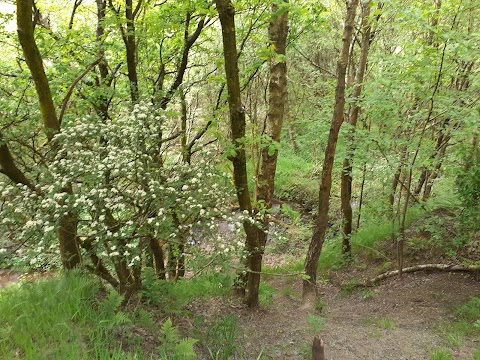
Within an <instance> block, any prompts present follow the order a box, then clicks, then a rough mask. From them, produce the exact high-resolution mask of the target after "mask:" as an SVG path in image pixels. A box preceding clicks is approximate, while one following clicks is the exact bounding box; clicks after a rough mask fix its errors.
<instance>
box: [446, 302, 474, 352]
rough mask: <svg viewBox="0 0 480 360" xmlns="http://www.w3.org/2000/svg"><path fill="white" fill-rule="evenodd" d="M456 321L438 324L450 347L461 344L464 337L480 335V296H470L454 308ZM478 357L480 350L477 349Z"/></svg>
mask: <svg viewBox="0 0 480 360" xmlns="http://www.w3.org/2000/svg"><path fill="white" fill-rule="evenodd" d="M455 313H456V315H457V317H458V319H457V321H454V322H451V323H445V324H443V325H441V326H440V331H441V332H442V333H443V335H444V337H445V340H446V342H447V343H448V345H450V346H452V347H459V346H461V345H462V344H463V342H464V339H465V337H467V336H478V335H480V297H471V298H470V299H469V300H468V301H467V302H466V303H465V304H463V305H462V306H460V307H458V308H457V309H455ZM477 353H479V354H478V356H477V355H476V356H477V357H479V358H480V350H477Z"/></svg>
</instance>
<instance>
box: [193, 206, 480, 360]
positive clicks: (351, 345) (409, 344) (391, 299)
mask: <svg viewBox="0 0 480 360" xmlns="http://www.w3.org/2000/svg"><path fill="white" fill-rule="evenodd" d="M437 215H440V216H441V217H444V218H445V219H446V222H445V223H444V225H445V224H446V225H449V223H448V221H450V220H449V218H448V217H445V214H443V213H440V214H438V213H437ZM423 221H425V218H422V219H419V220H418V221H417V224H418V223H422V222H423ZM429 238H431V234H429V233H428V232H425V231H417V227H416V224H412V226H411V227H410V229H409V230H408V232H407V239H409V240H410V239H412V241H417V240H418V239H420V243H422V244H424V243H428V240H429ZM445 240H446V241H449V239H445ZM477 240H479V241H477V242H478V243H480V239H477ZM477 245H478V244H477ZM395 248H396V247H395V246H394V244H392V243H391V242H389V241H384V242H383V243H382V244H380V247H379V248H378V250H376V251H378V253H379V254H380V253H381V254H391V255H390V256H388V258H390V259H386V256H385V255H383V256H384V257H385V258H384V259H381V257H380V258H377V259H371V258H370V259H369V258H368V257H367V258H362V259H361V260H359V261H357V262H355V263H353V264H350V265H348V266H345V267H343V268H341V269H330V270H327V271H324V272H323V273H322V274H321V275H320V278H323V279H324V280H323V281H322V280H320V283H319V294H320V296H319V299H318V301H317V303H316V304H315V309H306V308H304V307H303V303H302V280H301V279H299V278H298V277H294V276H286V277H281V276H269V277H268V276H267V277H266V278H264V280H263V284H264V292H265V289H266V290H267V292H268V294H269V295H270V299H268V301H266V302H265V301H264V304H263V305H262V306H261V307H260V308H259V309H258V310H253V311H252V310H250V309H247V308H245V307H243V306H242V305H241V304H238V303H236V301H235V300H231V299H230V301H233V303H230V304H228V305H227V306H226V310H224V311H223V313H219V309H221V308H222V307H221V305H220V304H219V303H218V302H216V301H213V302H212V303H211V304H210V305H208V304H205V306H204V307H203V309H202V306H199V307H198V309H201V310H200V313H202V314H203V315H204V316H206V317H213V318H217V319H218V318H221V317H222V316H235V317H236V319H237V325H238V333H237V336H236V343H237V344H238V349H237V351H236V354H237V356H235V358H236V359H252V360H254V359H279V360H281V359H285V360H286V359H308V360H309V359H311V346H312V342H313V338H314V336H318V337H320V338H321V339H322V340H323V342H324V344H325V355H326V358H327V359H329V360H337V359H338V360H350V359H351V360H360V359H365V360H376V359H378V360H407V359H408V360H416V359H418V360H421V359H455V360H478V359H480V357H479V355H480V350H479V349H480V337H479V336H478V332H475V333H474V334H470V335H465V333H462V332H461V331H460V332H457V330H456V328H458V327H459V326H458V324H459V321H460V319H459V314H458V308H459V307H460V306H462V305H464V304H465V303H467V302H468V301H469V300H471V299H472V297H477V298H478V297H480V274H479V273H478V272H476V273H466V272H432V271H419V272H414V273H409V274H404V275H403V276H402V277H398V276H396V277H390V278H387V279H385V280H383V281H382V282H381V283H379V284H378V285H376V286H373V287H355V286H352V284H353V283H355V282H356V281H358V280H366V279H371V278H373V277H374V276H375V275H378V273H380V272H382V271H385V270H387V268H388V269H391V268H392V267H393V268H394V262H395V260H394V259H391V257H392V256H394V255H393V254H395ZM410 250H411V249H410ZM423 250H424V251H420V252H419V251H409V250H406V259H405V266H412V265H415V264H425V263H451V262H452V259H451V258H450V259H449V258H448V257H447V256H445V254H444V253H442V251H441V249H440V250H439V249H437V248H435V247H432V248H428V249H423ZM470 250H471V249H470ZM465 251H469V250H467V249H465ZM470 253H471V251H470ZM475 254H477V252H475ZM273 257H274V256H273ZM267 258H268V261H270V262H275V259H274V258H272V257H271V255H269V256H267ZM385 259H386V260H387V261H385ZM277 260H278V262H280V263H282V255H279V258H278V259H277ZM477 260H478V259H477ZM385 265H386V266H387V268H385V269H384V270H382V267H385ZM267 272H268V269H267ZM223 309H225V307H224V308H223ZM474 311H478V313H477V314H476V318H478V319H480V308H479V307H478V305H477V307H476V308H475V310H474ZM460 327H461V326H460ZM445 353H446V354H447V357H442V354H445ZM260 354H261V356H259V355H260ZM435 354H437V355H438V356H436V357H435V356H434V355H435ZM448 354H451V357H449V356H448ZM205 358H211V357H208V356H207V357H205Z"/></svg>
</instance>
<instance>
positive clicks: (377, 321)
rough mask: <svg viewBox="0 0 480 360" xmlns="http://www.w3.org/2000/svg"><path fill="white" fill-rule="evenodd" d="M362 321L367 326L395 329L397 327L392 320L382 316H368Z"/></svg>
mask: <svg viewBox="0 0 480 360" xmlns="http://www.w3.org/2000/svg"><path fill="white" fill-rule="evenodd" d="M362 323H363V324H364V325H367V326H375V327H377V328H379V329H385V330H395V329H396V327H397V325H396V324H395V322H394V321H393V320H390V319H387V318H384V317H368V318H365V319H363V320H362Z"/></svg>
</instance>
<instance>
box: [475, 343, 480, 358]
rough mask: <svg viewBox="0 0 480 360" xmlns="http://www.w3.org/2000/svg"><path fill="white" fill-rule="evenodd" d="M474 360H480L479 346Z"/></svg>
mask: <svg viewBox="0 0 480 360" xmlns="http://www.w3.org/2000/svg"><path fill="white" fill-rule="evenodd" d="M473 360H480V346H477V348H476V349H475V354H473Z"/></svg>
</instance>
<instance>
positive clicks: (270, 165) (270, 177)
mask: <svg viewBox="0 0 480 360" xmlns="http://www.w3.org/2000/svg"><path fill="white" fill-rule="evenodd" d="M278 8H279V6H278V5H275V4H274V5H272V14H273V15H272V19H271V21H270V25H269V27H268V36H269V39H270V41H271V43H272V44H273V45H274V47H275V52H276V54H278V55H283V56H285V54H286V45H287V34H288V13H287V12H285V13H283V14H282V15H280V16H276V15H275V13H276V12H277V11H278ZM286 94H287V64H286V62H285V59H282V60H281V61H276V60H275V59H272V65H271V68H270V82H269V104H268V114H267V122H266V128H265V134H266V135H267V136H268V137H269V138H270V140H271V142H272V144H271V145H269V146H264V147H263V148H262V149H261V153H260V167H259V173H258V183H257V201H258V202H259V203H260V204H262V205H261V206H263V207H264V208H265V210H266V211H268V210H269V209H270V208H271V206H272V199H273V193H274V186H275V172H276V169H277V156H278V150H277V149H275V148H273V149H274V150H273V151H272V148H271V146H275V144H276V143H279V142H280V135H281V131H282V125H283V119H284V117H285V100H286ZM262 222H263V227H262V228H261V229H258V240H259V243H260V247H259V249H258V250H257V251H256V252H255V253H254V254H252V258H251V260H250V265H251V269H252V270H253V269H255V272H251V273H250V274H249V277H248V283H247V299H246V301H247V304H249V305H250V306H256V305H258V286H259V285H260V272H261V270H262V257H263V252H264V247H265V243H266V241H267V232H268V228H269V220H268V216H264V218H263V220H262Z"/></svg>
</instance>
